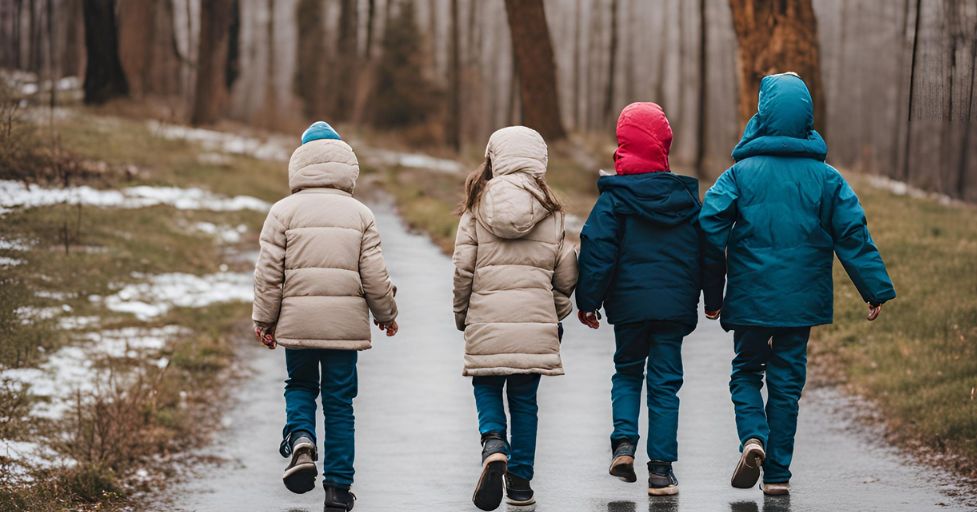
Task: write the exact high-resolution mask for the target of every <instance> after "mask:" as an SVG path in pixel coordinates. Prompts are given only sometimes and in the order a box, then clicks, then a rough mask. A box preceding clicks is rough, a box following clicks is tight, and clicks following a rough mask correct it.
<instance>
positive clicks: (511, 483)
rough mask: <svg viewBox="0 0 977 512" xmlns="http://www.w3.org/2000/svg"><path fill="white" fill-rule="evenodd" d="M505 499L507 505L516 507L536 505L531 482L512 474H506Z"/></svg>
mask: <svg viewBox="0 0 977 512" xmlns="http://www.w3.org/2000/svg"><path fill="white" fill-rule="evenodd" d="M505 498H506V499H505V502H506V503H508V504H510V505H515V506H522V507H524V506H527V505H532V504H533V503H536V499H535V498H533V488H532V487H530V486H529V480H526V479H525V478H519V477H518V476H515V475H513V474H512V473H506V474H505Z"/></svg>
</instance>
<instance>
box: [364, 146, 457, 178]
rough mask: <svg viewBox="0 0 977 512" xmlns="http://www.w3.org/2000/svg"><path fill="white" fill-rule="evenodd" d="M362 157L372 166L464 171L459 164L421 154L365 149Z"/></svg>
mask: <svg viewBox="0 0 977 512" xmlns="http://www.w3.org/2000/svg"><path fill="white" fill-rule="evenodd" d="M362 157H363V158H364V161H366V162H368V163H370V164H373V165H396V166H400V167H410V168H414V169H424V170H428V171H435V172H442V173H448V174H454V173H459V172H462V171H463V170H464V167H463V166H462V165H461V164H460V163H459V162H456V161H454V160H448V159H445V158H437V157H433V156H430V155H425V154H423V153H406V152H401V151H391V150H387V149H367V150H365V151H364V154H363V155H362Z"/></svg>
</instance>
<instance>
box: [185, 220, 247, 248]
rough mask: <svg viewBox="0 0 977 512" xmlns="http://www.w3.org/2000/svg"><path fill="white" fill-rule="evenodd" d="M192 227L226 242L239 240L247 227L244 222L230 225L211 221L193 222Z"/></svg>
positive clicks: (233, 242)
mask: <svg viewBox="0 0 977 512" xmlns="http://www.w3.org/2000/svg"><path fill="white" fill-rule="evenodd" d="M193 227H194V229H196V230H197V231H200V232H201V233H205V234H208V235H210V236H213V237H215V238H217V239H218V240H220V241H222V242H224V243H228V244H235V243H238V242H240V241H241V235H243V234H244V233H247V232H248V227H247V226H245V225H244V224H238V225H237V227H231V226H228V225H226V224H222V225H217V224H214V223H212V222H198V223H196V224H194V226H193Z"/></svg>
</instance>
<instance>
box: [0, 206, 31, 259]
mask: <svg viewBox="0 0 977 512" xmlns="http://www.w3.org/2000/svg"><path fill="white" fill-rule="evenodd" d="M0 215H3V212H0ZM30 248H31V246H30V244H29V243H27V242H24V241H22V240H6V239H3V238H0V250H3V251H29V250H30Z"/></svg>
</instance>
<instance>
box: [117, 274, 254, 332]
mask: <svg viewBox="0 0 977 512" xmlns="http://www.w3.org/2000/svg"><path fill="white" fill-rule="evenodd" d="M136 277H146V276H141V275H136ZM148 277H149V280H148V281H147V282H144V283H137V284H130V285H126V286H125V287H123V288H122V289H121V290H119V291H118V292H117V293H115V294H114V295H110V296H108V297H105V299H104V302H105V306H106V307H107V308H109V309H110V310H112V311H117V312H120V313H131V314H132V315H135V316H136V318H139V319H140V320H148V319H150V318H154V317H157V316H160V315H162V314H164V313H166V312H167V311H169V310H170V309H172V308H174V307H187V308H200V307H204V306H208V305H210V304H216V303H221V302H235V301H241V302H250V301H251V300H252V299H253V297H254V289H253V281H252V279H253V277H252V274H251V273H244V272H240V273H235V272H219V273H216V274H209V275H205V276H196V275H193V274H182V273H171V274H157V275H153V276H148Z"/></svg>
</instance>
